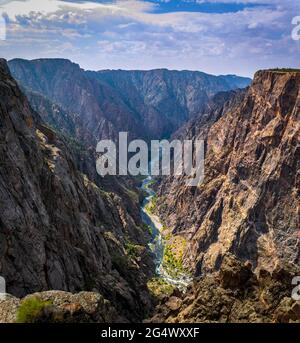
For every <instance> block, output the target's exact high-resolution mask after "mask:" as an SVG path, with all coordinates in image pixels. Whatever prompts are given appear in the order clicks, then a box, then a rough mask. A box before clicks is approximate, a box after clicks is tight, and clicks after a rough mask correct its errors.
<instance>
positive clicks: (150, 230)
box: [142, 224, 153, 237]
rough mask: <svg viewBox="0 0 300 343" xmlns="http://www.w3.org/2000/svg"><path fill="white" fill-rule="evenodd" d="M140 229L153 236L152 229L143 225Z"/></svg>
mask: <svg viewBox="0 0 300 343" xmlns="http://www.w3.org/2000/svg"><path fill="white" fill-rule="evenodd" d="M142 228H143V231H145V232H148V233H149V235H150V236H151V237H152V236H153V229H152V227H151V226H150V225H147V224H143V226H142Z"/></svg>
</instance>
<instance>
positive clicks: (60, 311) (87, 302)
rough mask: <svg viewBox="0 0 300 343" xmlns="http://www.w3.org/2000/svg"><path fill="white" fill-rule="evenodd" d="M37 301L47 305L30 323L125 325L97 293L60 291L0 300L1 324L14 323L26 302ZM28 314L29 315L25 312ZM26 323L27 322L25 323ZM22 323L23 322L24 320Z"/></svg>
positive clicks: (32, 317)
mask: <svg viewBox="0 0 300 343" xmlns="http://www.w3.org/2000/svg"><path fill="white" fill-rule="evenodd" d="M31 299H38V300H40V301H42V302H44V303H45V304H47V305H46V306H45V307H44V308H42V309H41V310H40V311H37V313H35V315H34V316H33V314H32V311H31V313H30V315H31V321H30V322H33V323H126V322H128V321H127V319H126V318H124V317H122V316H120V315H119V314H118V313H117V311H116V310H115V308H114V307H113V306H112V305H111V303H110V302H109V301H108V300H106V299H104V298H103V297H102V296H101V295H100V294H99V293H93V292H80V293H77V294H71V293H68V292H62V291H48V292H42V293H35V294H31V295H28V296H26V297H25V298H23V299H18V298H15V297H12V296H11V297H8V298H7V299H3V300H0V323H15V322H16V321H17V320H18V312H19V310H20V308H21V306H22V304H23V306H24V304H25V302H26V301H28V300H31ZM28 312H29V311H28ZM27 320H28V319H27ZM25 322H27V321H26V319H25Z"/></svg>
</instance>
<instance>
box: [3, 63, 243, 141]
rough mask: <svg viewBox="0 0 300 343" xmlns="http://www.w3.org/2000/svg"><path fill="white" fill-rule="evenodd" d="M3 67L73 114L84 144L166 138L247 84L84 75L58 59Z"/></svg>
mask: <svg viewBox="0 0 300 343" xmlns="http://www.w3.org/2000/svg"><path fill="white" fill-rule="evenodd" d="M9 67H10V69H11V72H12V74H13V76H14V77H15V78H16V79H17V80H19V82H20V83H21V84H22V86H24V87H25V88H28V89H30V90H32V91H35V92H38V93H40V94H42V95H44V96H46V97H48V98H49V99H50V100H51V101H52V102H55V103H57V104H58V105H60V106H62V107H63V109H65V110H67V111H69V112H74V113H78V114H79V115H80V117H81V120H82V122H83V123H84V124H83V125H84V129H83V130H82V137H80V138H81V139H82V138H83V139H84V140H85V141H86V142H89V144H94V141H95V140H99V139H101V138H116V137H117V136H118V133H119V132H120V131H128V132H129V133H130V134H131V136H132V137H135V138H136V137H139V138H144V139H150V138H151V139H154V138H161V137H167V136H169V135H170V134H172V133H173V132H174V131H175V130H176V129H178V128H179V127H180V126H181V125H182V124H183V123H184V122H185V121H187V120H188V119H189V118H191V117H192V116H194V115H195V114H197V113H199V112H200V111H201V110H202V109H203V107H204V106H205V104H206V103H207V102H208V101H209V99H210V97H211V96H213V95H214V94H216V93H217V92H219V91H227V90H231V89H235V88H237V87H240V86H246V85H248V84H249V82H250V80H249V79H247V78H239V77H235V76H231V75H229V76H220V77H216V76H212V75H207V74H204V73H200V72H190V71H181V72H179V71H168V70H165V69H161V70H151V71H122V70H116V71H110V70H107V71H99V72H85V71H84V70H82V69H80V67H79V66H78V65H76V64H74V63H71V62H70V61H68V60H59V59H53V60H49V59H39V60H34V61H26V60H20V59H16V60H12V61H10V62H9Z"/></svg>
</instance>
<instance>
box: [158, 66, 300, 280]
mask: <svg viewBox="0 0 300 343" xmlns="http://www.w3.org/2000/svg"><path fill="white" fill-rule="evenodd" d="M299 89H300V73H297V72H292V71H291V72H280V71H261V72H258V73H257V74H256V75H255V79H254V81H253V83H252V85H251V87H250V88H249V89H248V90H247V91H246V93H245V94H244V95H243V94H238V95H237V98H234V99H233V100H231V102H229V103H227V105H225V107H223V109H222V115H221V116H220V119H219V120H217V122H216V123H214V124H213V125H211V123H210V124H209V125H208V129H206V130H204V131H203V126H202V125H201V127H197V126H196V127H195V123H194V124H192V126H191V127H190V128H189V131H191V130H194V133H193V135H192V136H193V137H194V138H204V139H205V140H206V145H207V151H206V157H205V180H204V182H203V184H201V185H200V186H199V187H193V188H189V187H186V186H185V183H184V179H174V178H173V179H167V180H165V181H163V182H162V185H161V187H160V190H159V195H160V199H159V201H158V206H159V210H160V213H161V215H162V217H163V219H164V221H165V224H166V226H167V227H170V228H173V233H176V234H179V235H183V236H184V237H185V238H186V239H187V241H188V244H187V247H186V252H185V255H184V262H185V264H186V266H188V267H189V268H190V269H191V270H192V271H193V272H195V273H196V275H199V274H202V273H205V272H209V271H214V270H217V269H219V267H220V265H221V262H222V259H223V257H224V255H225V254H226V253H228V252H230V253H232V254H234V255H235V256H237V257H238V258H240V259H241V260H245V261H251V263H252V265H253V267H254V268H260V267H264V268H265V269H268V270H272V269H273V268H274V267H275V265H276V263H277V262H278V261H279V260H288V261H290V262H293V263H296V264H299V263H300V254H299V251H300V250H299V246H300V236H299V218H300V217H299V208H300V197H299V195H300V194H299V185H300V175H299V167H300V159H299V157H300V155H299V153H300V145H299V137H300V136H299V134H300V126H299V125H300V124H299V115H300V95H299V94H300V93H299Z"/></svg>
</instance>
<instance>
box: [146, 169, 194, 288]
mask: <svg viewBox="0 0 300 343" xmlns="http://www.w3.org/2000/svg"><path fill="white" fill-rule="evenodd" d="M152 182H153V178H152V177H151V176H148V177H147V178H146V179H145V180H144V181H143V184H142V187H141V188H142V190H144V191H145V192H147V194H148V196H147V197H146V199H145V200H144V202H143V204H142V207H141V210H142V219H143V222H144V223H145V224H146V225H149V226H150V227H151V229H152V232H153V235H152V241H151V242H150V243H149V247H150V249H151V250H152V252H153V254H154V256H155V260H154V262H155V266H156V274H157V275H158V276H159V277H161V278H162V279H164V280H165V281H166V282H168V283H169V284H171V285H173V286H175V287H177V288H179V289H180V290H183V291H185V290H186V288H187V286H188V285H189V283H190V282H191V281H192V278H191V277H190V276H188V275H184V274H180V275H178V277H176V278H175V277H172V276H170V275H169V274H168V273H167V271H166V270H165V269H164V267H163V257H164V241H163V238H162V235H161V231H162V228H163V225H162V223H161V221H160V219H159V218H158V217H157V216H156V215H153V214H151V213H149V212H147V211H146V206H147V205H148V204H149V203H150V202H151V199H152V198H153V197H154V196H155V192H154V191H153V190H152V189H151V188H150V187H149V186H150V185H151V183H152Z"/></svg>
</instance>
